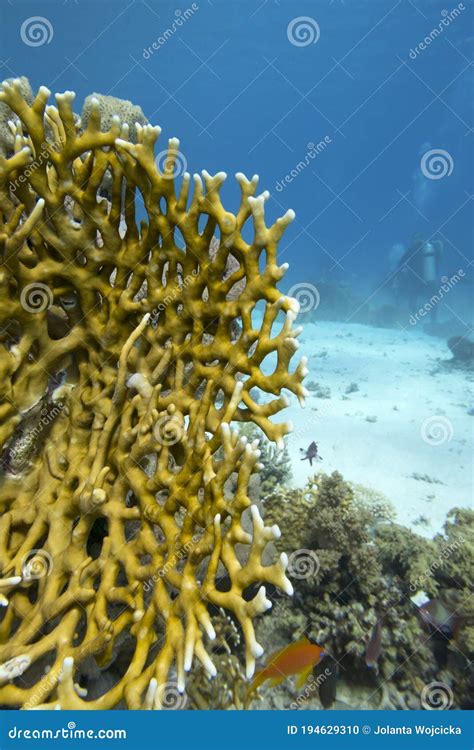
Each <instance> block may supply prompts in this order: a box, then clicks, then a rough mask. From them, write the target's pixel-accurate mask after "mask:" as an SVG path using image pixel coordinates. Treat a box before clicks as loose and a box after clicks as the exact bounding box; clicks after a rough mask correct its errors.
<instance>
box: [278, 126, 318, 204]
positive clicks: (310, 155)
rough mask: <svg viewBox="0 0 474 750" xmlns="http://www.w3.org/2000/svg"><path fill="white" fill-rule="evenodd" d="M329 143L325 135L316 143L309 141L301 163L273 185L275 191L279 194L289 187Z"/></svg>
mask: <svg viewBox="0 0 474 750" xmlns="http://www.w3.org/2000/svg"><path fill="white" fill-rule="evenodd" d="M330 143H332V139H331V137H330V136H329V135H325V136H324V138H322V140H320V141H319V142H318V143H313V142H312V141H310V142H309V143H308V146H307V148H308V150H307V151H306V154H305V155H304V157H303V159H301V161H299V162H298V164H296V165H295V166H294V167H293V169H291V170H290V172H288V174H286V175H285V176H284V177H283V179H281V180H278V181H277V182H276V183H275V189H276V190H277V191H278V192H279V193H281V192H282V191H283V190H284V189H285V187H286V186H287V185H290V183H292V182H293V180H294V179H296V177H298V176H299V175H300V174H301V172H303V171H304V170H305V169H306V167H307V166H309V164H311V162H312V161H313V159H316V157H317V156H319V154H320V153H321V152H322V151H325V150H326V148H327V147H328V146H329V144H330Z"/></svg>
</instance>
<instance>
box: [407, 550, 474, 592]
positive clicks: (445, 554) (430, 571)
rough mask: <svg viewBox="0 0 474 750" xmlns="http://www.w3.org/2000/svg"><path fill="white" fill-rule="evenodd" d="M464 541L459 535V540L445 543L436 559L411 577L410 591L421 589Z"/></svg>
mask: <svg viewBox="0 0 474 750" xmlns="http://www.w3.org/2000/svg"><path fill="white" fill-rule="evenodd" d="M465 543H466V540H465V539H464V537H462V536H460V539H459V541H458V540H457V539H456V541H455V542H452V543H450V544H447V545H446V546H445V547H444V548H443V549H442V551H441V553H440V554H439V555H438V557H437V558H436V560H433V562H432V563H431V564H430V565H429V567H428V568H426V569H425V570H424V571H423V572H422V574H421V575H419V576H417V578H414V579H413V581H412V582H411V583H410V591H413V592H416V591H422V590H423V587H424V585H425V583H426V581H428V580H429V579H430V578H433V577H434V575H435V573H436V571H437V570H438V568H441V567H442V566H443V563H444V562H445V561H446V560H449V558H450V557H451V555H452V554H453V552H456V550H458V549H460V547H462V546H463V545H464V544H465Z"/></svg>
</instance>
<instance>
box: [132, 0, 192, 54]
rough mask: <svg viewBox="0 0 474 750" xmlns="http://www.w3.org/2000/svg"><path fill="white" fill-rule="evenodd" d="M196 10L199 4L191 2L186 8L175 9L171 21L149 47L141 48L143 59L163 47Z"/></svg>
mask: <svg viewBox="0 0 474 750" xmlns="http://www.w3.org/2000/svg"><path fill="white" fill-rule="evenodd" d="M197 10H199V5H198V4H197V3H192V4H191V5H190V6H189V8H186V10H180V9H179V8H178V9H177V10H175V12H174V15H175V17H174V19H173V22H172V23H171V24H170V25H169V26H168V28H167V29H165V30H164V31H163V33H162V34H160V36H159V37H158V38H157V39H155V41H154V42H153V43H152V44H151V45H150V46H149V47H145V48H144V49H143V53H142V55H143V58H144V60H149V59H150V57H151V56H152V55H154V54H155V52H158V50H159V49H160V48H161V47H163V46H164V45H165V44H166V42H167V41H169V40H170V39H171V38H172V37H173V36H174V35H175V34H176V32H177V31H179V29H180V28H181V27H182V26H184V24H185V23H186V22H187V21H189V19H190V18H191V17H192V16H193V15H194V13H195V12H196V11H197Z"/></svg>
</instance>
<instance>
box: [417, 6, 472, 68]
mask: <svg viewBox="0 0 474 750" xmlns="http://www.w3.org/2000/svg"><path fill="white" fill-rule="evenodd" d="M463 10H466V6H465V5H464V3H458V4H457V6H456V7H455V8H453V9H452V10H442V11H441V20H440V22H439V23H438V25H437V26H434V27H433V28H432V29H431V31H430V32H429V34H427V35H426V36H425V38H424V39H423V40H422V41H421V42H418V44H417V45H416V46H415V47H412V48H411V49H410V53H409V56H410V58H411V59H412V60H416V58H417V57H418V55H421V53H422V52H424V51H425V49H427V48H428V47H429V46H430V44H432V42H434V41H435V40H436V39H437V38H438V37H439V36H441V34H442V33H443V31H444V30H445V29H446V28H447V27H448V26H450V25H451V24H452V22H453V21H455V20H456V18H458V17H459V16H460V15H461V13H462V11H463Z"/></svg>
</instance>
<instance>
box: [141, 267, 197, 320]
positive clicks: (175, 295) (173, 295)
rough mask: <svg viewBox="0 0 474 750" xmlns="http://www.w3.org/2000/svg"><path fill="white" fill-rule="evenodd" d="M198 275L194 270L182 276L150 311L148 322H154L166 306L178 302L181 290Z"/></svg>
mask: <svg viewBox="0 0 474 750" xmlns="http://www.w3.org/2000/svg"><path fill="white" fill-rule="evenodd" d="M198 275H199V271H198V270H197V269H196V268H194V269H193V270H192V271H191V273H188V274H186V276H184V278H183V279H182V281H180V283H176V284H174V287H173V289H172V290H171V291H170V292H168V294H167V295H166V297H164V299H163V300H162V301H161V302H160V303H159V304H158V305H157V306H156V307H155V308H153V310H152V311H151V317H150V321H152V322H154V321H156V318H157V317H158V314H159V313H160V312H164V310H166V308H167V307H168V305H171V304H173V302H176V300H179V295H180V294H181V292H182V291H183V289H186V287H187V286H189V284H191V283H192V282H193V280H194V279H195V278H196V276H198Z"/></svg>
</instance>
